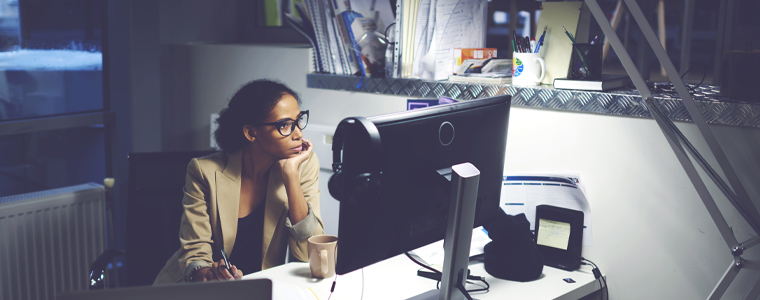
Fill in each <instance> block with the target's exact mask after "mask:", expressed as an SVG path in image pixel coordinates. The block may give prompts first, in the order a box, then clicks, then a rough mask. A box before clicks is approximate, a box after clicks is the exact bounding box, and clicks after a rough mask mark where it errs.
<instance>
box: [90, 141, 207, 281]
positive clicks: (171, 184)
mask: <svg viewBox="0 0 760 300" xmlns="http://www.w3.org/2000/svg"><path fill="white" fill-rule="evenodd" d="M212 153H214V151H189V152H149V153H148V152H146V153H130V154H129V155H128V156H127V160H128V162H129V179H128V180H129V182H128V197H127V222H126V223H127V228H126V249H125V250H126V251H125V252H124V253H123V255H124V258H125V265H124V268H125V275H126V276H125V277H126V278H122V279H120V285H121V286H122V287H125V286H141V285H151V284H153V280H154V279H155V278H156V275H158V272H159V271H161V268H163V266H164V264H165V263H166V261H167V260H168V259H169V257H171V256H172V255H173V254H174V252H175V251H177V249H179V225H180V220H181V218H182V197H183V187H184V186H185V175H186V174H187V164H188V163H189V162H190V160H191V159H192V158H194V157H201V156H205V155H209V154H212ZM121 254H122V252H121V251H119V250H116V249H108V250H106V251H105V252H103V254H101V256H100V257H98V259H97V260H96V261H95V262H94V263H93V264H92V266H91V269H92V270H91V275H90V277H91V285H90V289H102V288H103V286H104V284H103V275H102V274H104V272H103V269H104V268H105V266H106V265H107V264H108V262H109V261H111V260H113V257H114V256H117V255H121Z"/></svg>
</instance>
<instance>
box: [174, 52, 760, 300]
mask: <svg viewBox="0 0 760 300" xmlns="http://www.w3.org/2000/svg"><path fill="white" fill-rule="evenodd" d="M163 51H164V53H165V54H166V53H179V52H181V53H182V55H176V56H173V55H165V56H164V57H165V58H167V59H169V60H172V61H171V62H164V63H168V64H169V65H174V66H179V65H183V66H185V67H184V68H180V69H167V68H164V69H162V82H164V81H171V80H175V81H174V82H173V86H174V88H173V89H174V90H183V91H182V92H181V94H182V95H183V97H181V98H167V97H165V98H164V99H163V102H164V107H165V108H164V109H163V110H162V117H170V115H171V114H172V109H175V108H176V109H180V107H182V108H181V109H184V110H186V114H185V113H183V115H181V116H174V118H175V119H183V120H184V123H182V125H180V126H176V127H174V128H173V129H171V128H164V129H163V131H162V136H163V137H164V138H172V137H175V138H176V137H182V138H185V139H187V141H188V143H187V145H185V146H183V147H188V148H191V149H206V148H208V139H209V114H211V113H213V112H218V111H219V110H220V109H221V108H222V107H223V106H224V105H225V103H226V101H227V100H228V99H229V97H230V96H231V94H232V93H233V92H234V91H235V89H236V88H237V87H239V86H240V85H241V84H243V83H245V82H247V81H249V80H253V79H256V78H275V79H279V80H281V81H282V82H284V83H286V84H287V85H289V86H290V87H292V88H294V89H295V90H296V91H297V92H299V93H300V94H301V96H302V98H303V100H304V104H303V108H304V109H310V110H311V120H310V122H311V124H324V125H337V123H338V122H339V121H340V120H341V119H342V118H345V117H348V116H353V115H376V114H382V113H389V112H395V111H400V110H404V109H405V106H406V104H405V103H406V101H405V99H406V98H405V97H394V96H385V95H374V94H361V93H351V92H345V91H330V90H319V89H309V88H306V75H305V74H306V73H307V71H308V60H309V58H308V57H309V52H310V51H309V50H308V49H304V48H294V47H276V46H271V45H270V46H254V45H172V46H171V48H167V47H164V49H163ZM163 89H167V86H163ZM678 126H679V128H681V130H683V131H684V133H685V134H686V135H687V136H688V137H690V138H691V139H692V142H694V144H695V146H696V147H697V148H698V149H699V150H700V151H701V152H702V153H703V154H704V153H707V147H706V145H705V144H704V142H702V141H701V140H700V139H697V138H695V137H697V136H698V135H699V133H698V131H697V129H696V126H694V125H693V124H686V123H679V124H678ZM713 130H714V132H715V133H716V135H717V136H718V138H719V140H720V142H721V144H722V145H724V147H725V148H726V150H727V152H728V155H729V157H730V159H731V161H732V163H734V166H735V167H737V169H738V173H739V174H740V176H741V177H742V180H743V182H744V184H745V187H747V188H748V189H749V191H750V194H751V195H752V196H753V197H754V199H759V198H760V197H758V196H759V195H760V191H759V190H758V188H759V187H760V176H758V175H760V130H758V129H748V128H737V127H725V126H714V127H713ZM307 131H308V130H307ZM164 150H175V149H164ZM506 155H507V159H506V164H505V166H504V169H505V171H507V172H552V173H557V172H577V173H580V174H581V178H582V179H583V180H584V181H585V185H586V189H587V193H588V194H587V196H588V199H589V202H590V205H591V208H592V218H593V219H592V220H593V225H594V226H595V231H594V233H593V234H594V245H593V247H586V248H584V252H583V255H584V256H585V257H587V258H589V259H591V260H593V261H594V262H596V263H597V264H598V265H599V266H600V267H601V268H602V271H603V272H604V273H605V274H607V278H608V282H609V284H610V294H611V298H612V299H699V298H706V297H707V295H708V294H709V293H710V291H711V290H712V288H713V287H714V286H715V284H716V283H717V282H718V280H719V278H720V277H721V276H722V274H723V272H724V271H725V269H726V268H727V267H728V265H729V263H730V262H731V259H732V258H731V256H730V254H729V251H728V249H727V247H726V246H725V243H724V242H723V239H722V238H721V236H720V235H719V233H718V231H717V228H716V227H715V225H714V224H713V222H712V220H711V219H710V217H709V215H708V214H707V211H706V209H705V208H704V206H703V205H702V203H701V201H700V198H699V197H698V195H697V193H696V192H695V190H694V188H693V186H692V185H691V183H690V181H689V180H688V178H687V177H686V174H685V172H684V171H683V169H682V168H681V166H680V164H679V163H678V161H677V159H676V157H675V155H674V154H673V153H672V150H671V149H670V147H669V146H668V144H667V142H666V140H665V139H664V137H663V135H662V133H661V132H660V130H659V128H658V127H657V125H656V123H655V122H654V120H652V119H638V118H628V117H620V116H607V115H596V114H583V113H570V112H563V111H552V110H541V109H530V108H521V107H513V109H512V112H511V116H510V126H509V138H508V141H507V154H506ZM320 159H321V160H322V165H323V166H327V165H329V160H330V159H331V158H330V157H320ZM708 160H710V161H711V163H712V164H713V165H714V166H715V165H716V164H715V163H714V159H712V158H711V157H708ZM324 171H325V172H322V173H321V175H322V178H321V183H320V186H321V187H322V197H321V199H322V203H323V206H322V208H323V218H325V219H329V220H331V221H330V222H331V224H337V222H336V221H335V220H334V219H337V203H336V202H334V200H333V199H331V198H330V197H329V193H328V192H327V190H326V180H327V179H328V178H327V175H329V172H327V170H324ZM708 186H709V187H710V188H711V192H712V193H713V195H714V196H715V197H716V201H717V202H718V203H719V207H721V209H722V210H723V211H724V213H725V215H726V218H727V219H728V221H729V224H730V225H731V226H733V229H734V231H735V232H736V234H737V239H738V240H739V241H745V240H747V239H748V238H749V237H750V236H751V235H750V234H749V233H748V229H747V227H748V226H746V224H744V223H743V221H741V220H740V218H739V215H738V213H736V212H735V211H734V210H733V208H732V207H731V206H730V205H729V204H727V203H728V202H727V201H725V199H724V198H723V197H719V195H720V194H719V192H718V190H717V189H716V188H714V186H713V185H712V184H708ZM758 204H760V203H757V202H756V205H758ZM329 226H330V224H328V228H327V231H328V232H334V228H329ZM758 249H760V247H757V248H755V249H750V250H749V251H747V254H745V258H747V259H750V260H752V261H758V259H760V258H759V256H760V255H758V254H760V253H759V252H760V251H758ZM759 276H760V272H758V271H757V270H755V271H752V270H745V271H742V273H741V274H740V276H739V277H738V278H737V279H736V280H735V284H734V285H732V286H731V289H730V290H729V294H727V297H726V298H727V299H732V298H737V297H739V296H743V295H744V293H746V292H747V290H748V289H749V287H750V286H752V284H753V282H752V281H756V280H757V278H758V277H759Z"/></svg>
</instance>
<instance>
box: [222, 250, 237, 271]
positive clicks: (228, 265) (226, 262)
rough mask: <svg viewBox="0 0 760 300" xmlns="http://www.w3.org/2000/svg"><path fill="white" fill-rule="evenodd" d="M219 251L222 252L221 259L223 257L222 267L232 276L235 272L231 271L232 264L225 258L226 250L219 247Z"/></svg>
mask: <svg viewBox="0 0 760 300" xmlns="http://www.w3.org/2000/svg"><path fill="white" fill-rule="evenodd" d="M221 252H222V259H224V267H225V268H227V272H230V275H232V276H233V277H234V276H235V273H234V272H232V265H230V261H229V260H227V252H224V248H222V249H221Z"/></svg>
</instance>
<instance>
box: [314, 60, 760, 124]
mask: <svg viewBox="0 0 760 300" xmlns="http://www.w3.org/2000/svg"><path fill="white" fill-rule="evenodd" d="M360 81H361V83H362V85H361V87H360V88H357V85H359V82H360ZM306 84H307V86H308V87H310V88H320V89H332V90H348V91H361V92H367V93H380V94H390V95H406V96H412V97H426V98H439V97H441V96H449V97H452V98H454V99H457V100H463V101H464V100H472V99H479V98H486V97H493V96H498V95H512V104H513V105H516V106H527V107H543V108H551V109H559V110H569V111H582V112H591V113H600V114H613V115H624V116H632V117H642V118H651V117H652V116H651V114H650V113H649V110H648V109H647V108H646V105H645V104H644V101H643V99H642V98H641V95H639V93H638V91H637V90H636V89H633V88H625V89H618V90H613V91H609V92H591V91H577V90H559V89H553V88H551V87H546V86H536V87H522V86H521V87H515V86H511V85H506V84H504V85H484V84H467V83H451V82H448V81H432V80H415V79H395V78H364V79H362V78H361V77H357V76H346V75H332V74H316V73H315V74H308V75H307V77H306ZM687 87H688V88H690V89H692V90H693V91H692V94H691V96H692V98H693V99H694V101H695V102H696V104H697V107H699V108H700V110H701V111H702V113H703V114H704V116H705V119H706V120H707V122H708V123H710V124H723V125H735V126H746V127H754V128H760V103H757V102H748V101H740V100H736V99H730V98H727V97H723V96H721V95H720V90H719V88H718V87H715V86H710V85H701V86H694V85H691V84H688V85H687ZM652 93H653V96H654V97H655V100H657V101H656V103H657V105H658V107H660V109H661V110H662V111H663V113H665V114H666V115H667V116H668V117H669V118H670V119H671V120H674V121H686V122H690V121H691V115H690V114H689V113H688V111H687V110H686V107H685V105H684V104H683V101H681V98H680V96H679V95H678V93H677V92H676V90H675V89H674V88H673V86H672V85H671V84H669V83H655V86H654V88H653V89H652Z"/></svg>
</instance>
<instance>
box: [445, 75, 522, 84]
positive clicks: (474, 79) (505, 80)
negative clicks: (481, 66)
mask: <svg viewBox="0 0 760 300" xmlns="http://www.w3.org/2000/svg"><path fill="white" fill-rule="evenodd" d="M449 81H453V82H468V83H480V84H510V83H512V77H507V76H503V77H485V76H462V75H449Z"/></svg>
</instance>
